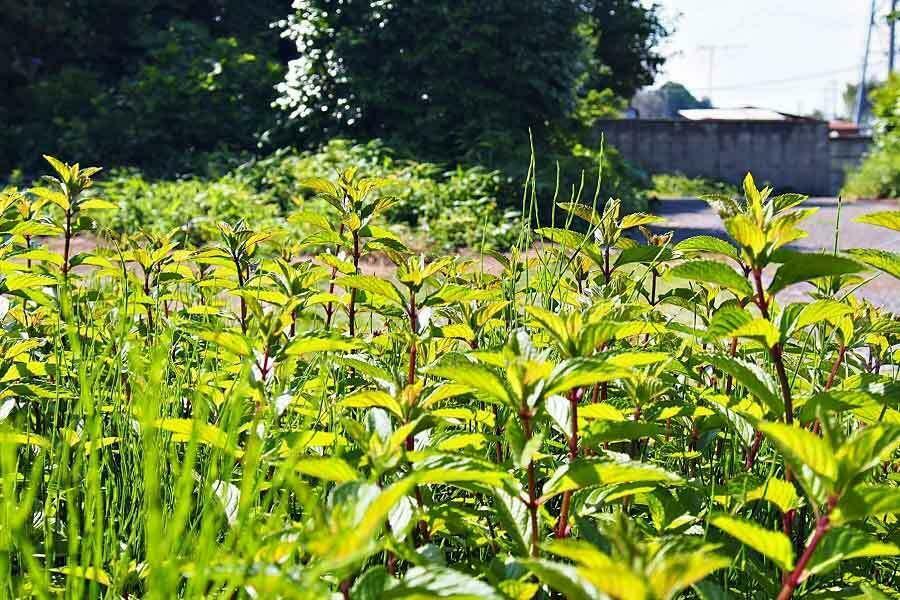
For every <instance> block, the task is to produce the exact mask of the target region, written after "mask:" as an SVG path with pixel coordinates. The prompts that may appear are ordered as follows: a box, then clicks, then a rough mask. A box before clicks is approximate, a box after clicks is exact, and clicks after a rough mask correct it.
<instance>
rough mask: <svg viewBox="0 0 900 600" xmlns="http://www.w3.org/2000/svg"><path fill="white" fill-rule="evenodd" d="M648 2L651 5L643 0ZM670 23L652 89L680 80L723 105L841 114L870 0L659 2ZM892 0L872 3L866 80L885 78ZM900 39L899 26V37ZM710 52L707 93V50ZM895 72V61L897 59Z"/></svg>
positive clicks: (856, 66)
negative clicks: (661, 69)
mask: <svg viewBox="0 0 900 600" xmlns="http://www.w3.org/2000/svg"><path fill="white" fill-rule="evenodd" d="M645 1H646V3H647V4H651V3H652V0H645ZM656 1H657V2H659V3H660V4H661V5H662V6H663V14H664V16H665V17H666V20H667V21H668V22H669V23H674V26H675V33H674V35H672V36H671V38H670V39H669V41H668V42H667V44H666V45H665V47H664V53H665V54H666V56H668V57H669V59H668V61H667V63H666V66H665V71H664V72H663V73H661V74H660V76H659V77H658V78H657V81H656V84H657V85H660V84H662V83H665V82H666V81H677V82H679V83H682V84H684V85H685V86H687V87H688V89H690V90H691V91H692V92H693V93H694V95H695V96H697V97H698V98H699V97H703V96H708V95H711V97H712V100H713V103H714V104H715V105H716V106H720V107H735V106H751V105H752V106H759V107H764V108H773V109H777V110H782V111H787V112H799V113H810V112H812V111H814V110H816V109H819V110H822V111H823V112H824V113H825V114H826V115H827V116H829V117H830V116H832V114H833V111H834V110H837V111H838V112H839V113H841V112H843V101H842V100H841V95H842V92H843V90H844V86H845V85H846V84H847V83H848V82H854V83H855V82H856V81H858V80H859V73H860V64H861V62H862V55H863V47H864V45H863V44H864V41H865V34H866V26H867V23H868V17H869V3H870V0H753V1H749V0H656ZM890 3H891V0H876V3H875V4H876V9H877V10H876V12H877V13H878V14H879V15H882V17H881V18H880V19H878V20H877V21H876V23H877V26H876V27H875V29H874V30H873V34H872V46H871V48H872V51H871V53H870V55H869V73H870V76H869V78H870V79H871V78H877V79H883V78H884V77H885V74H886V73H887V48H888V27H887V25H886V22H885V20H884V18H883V15H885V14H887V13H888V12H889V10H890ZM897 35H898V38H900V26H898V32H897ZM711 46H712V47H714V48H715V50H714V63H713V70H712V87H711V91H710V53H711V51H710V50H709V47H711ZM898 68H900V57H898Z"/></svg>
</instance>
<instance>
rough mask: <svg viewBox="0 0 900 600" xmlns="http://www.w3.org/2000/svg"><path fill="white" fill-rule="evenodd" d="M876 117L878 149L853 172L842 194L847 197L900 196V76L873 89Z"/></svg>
mask: <svg viewBox="0 0 900 600" xmlns="http://www.w3.org/2000/svg"><path fill="white" fill-rule="evenodd" d="M872 112H873V113H874V115H875V118H876V129H875V148H874V150H873V151H872V152H871V153H870V154H869V156H868V157H867V158H866V159H865V160H864V161H863V163H862V165H860V167H859V168H858V169H857V170H855V171H853V172H851V173H850V174H849V176H848V177H847V181H846V182H845V183H844V188H843V190H841V194H843V196H844V197H845V198H900V76H898V75H894V76H893V77H892V78H891V79H890V80H889V81H888V82H887V83H885V84H884V85H882V86H879V87H878V88H877V89H876V90H875V91H874V92H872Z"/></svg>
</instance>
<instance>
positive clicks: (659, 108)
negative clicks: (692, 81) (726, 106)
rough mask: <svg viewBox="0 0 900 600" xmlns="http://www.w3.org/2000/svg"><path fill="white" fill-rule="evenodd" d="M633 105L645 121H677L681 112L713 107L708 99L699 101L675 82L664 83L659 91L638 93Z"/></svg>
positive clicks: (632, 102)
mask: <svg viewBox="0 0 900 600" xmlns="http://www.w3.org/2000/svg"><path fill="white" fill-rule="evenodd" d="M631 105H632V106H633V107H634V108H635V109H637V111H638V115H639V116H640V117H641V118H644V119H677V118H678V111H680V110H685V109H690V108H711V107H712V103H711V102H710V101H709V99H708V98H704V99H703V100H698V99H697V98H696V97H695V96H694V94H692V93H691V92H690V90H688V89H687V88H686V87H684V86H683V85H682V84H680V83H676V82H674V81H668V82H666V83H664V84H663V85H662V86H661V87H660V88H659V89H657V90H645V91H641V92H638V93H637V94H636V95H635V97H634V98H633V99H632V101H631Z"/></svg>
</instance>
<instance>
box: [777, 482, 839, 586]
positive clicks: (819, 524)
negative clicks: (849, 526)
mask: <svg viewBox="0 0 900 600" xmlns="http://www.w3.org/2000/svg"><path fill="white" fill-rule="evenodd" d="M837 500H838V499H837V498H836V497H834V496H832V497H831V498H829V499H828V505H827V507H826V508H825V512H824V513H823V514H822V515H821V516H820V517H819V518H818V519H817V520H816V530H815V531H814V532H813V535H812V538H810V540H809V543H808V544H807V545H806V548H804V550H803V554H802V555H800V560H798V561H797V565H796V566H795V567H794V570H793V571H791V573H790V574H789V575H788V576H787V577H786V578H785V580H784V585H782V587H781V592H780V593H779V594H778V599H777V600H788V598H790V597H791V596H793V595H794V590H795V589H797V586H798V585H800V578H801V577H802V576H803V571H804V570H805V569H806V565H808V564H809V561H810V559H811V558H812V556H813V553H814V552H815V551H816V547H817V546H818V545H819V542H821V541H822V537H823V536H824V535H825V534H826V533H827V532H828V528H829V526H830V525H831V523H830V521H829V515H830V514H831V510H832V509H833V508H834V506H835V504H837Z"/></svg>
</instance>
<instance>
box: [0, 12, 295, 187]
mask: <svg viewBox="0 0 900 600" xmlns="http://www.w3.org/2000/svg"><path fill="white" fill-rule="evenodd" d="M0 11H2V13H3V15H4V18H3V20H2V21H0V56H3V57H4V60H3V61H0V82H2V84H3V89H4V91H5V93H4V94H3V96H2V97H0V120H2V121H3V122H4V125H5V128H6V131H5V134H6V135H5V136H4V138H3V139H2V141H0V173H5V172H8V171H9V170H10V169H11V168H13V167H25V168H26V169H28V168H30V167H31V165H29V164H25V165H22V164H20V163H19V160H20V157H22V156H32V155H38V154H39V153H40V152H41V151H45V152H46V151H51V152H53V153H59V154H61V155H64V156H71V155H79V156H84V157H86V159H88V160H91V161H95V162H107V163H111V164H133V165H140V166H145V167H151V168H157V169H159V170H162V169H166V168H185V167H186V166H188V165H189V162H190V159H191V155H192V153H195V152H208V151H211V150H215V149H224V150H231V151H236V150H245V149H250V148H253V147H254V145H255V139H254V134H255V133H256V132H258V131H262V130H263V129H265V128H266V127H268V126H269V124H270V123H271V121H272V116H271V111H270V110H269V104H270V102H271V101H272V99H273V96H274V93H273V91H272V87H273V85H274V84H275V83H276V82H277V81H278V79H279V78H280V77H281V67H280V64H281V61H280V57H279V55H278V50H279V46H278V36H277V32H275V31H271V30H270V29H269V23H271V22H272V21H273V20H275V19H276V18H277V16H279V15H280V13H282V12H283V11H284V6H283V4H282V3H281V2H277V1H276V0H265V1H262V2H243V1H239V0H188V1H174V0H149V1H137V0H123V1H118V2H112V3H110V2H102V1H100V0H69V1H63V0H24V1H21V0H16V1H12V0H0Z"/></svg>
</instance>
